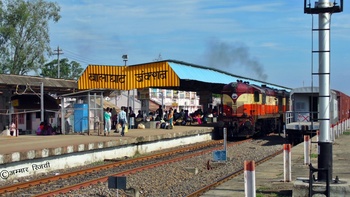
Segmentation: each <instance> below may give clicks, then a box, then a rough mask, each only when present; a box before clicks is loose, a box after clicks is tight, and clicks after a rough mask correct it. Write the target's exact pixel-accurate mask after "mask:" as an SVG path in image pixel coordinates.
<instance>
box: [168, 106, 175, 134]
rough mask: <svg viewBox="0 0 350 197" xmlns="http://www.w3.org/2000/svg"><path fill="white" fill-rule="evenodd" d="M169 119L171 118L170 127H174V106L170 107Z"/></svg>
mask: <svg viewBox="0 0 350 197" xmlns="http://www.w3.org/2000/svg"><path fill="white" fill-rule="evenodd" d="M168 120H169V129H172V128H173V127H174V121H173V120H174V111H173V108H171V107H170V109H169V112H168Z"/></svg>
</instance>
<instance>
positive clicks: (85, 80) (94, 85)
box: [78, 60, 290, 93]
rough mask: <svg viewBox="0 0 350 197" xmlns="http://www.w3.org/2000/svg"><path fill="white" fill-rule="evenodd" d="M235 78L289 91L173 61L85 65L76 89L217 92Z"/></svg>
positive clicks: (279, 87)
mask: <svg viewBox="0 0 350 197" xmlns="http://www.w3.org/2000/svg"><path fill="white" fill-rule="evenodd" d="M237 80H243V81H247V82H249V83H251V84H255V85H258V86H261V85H267V86H269V87H272V88H276V89H285V90H290V88H288V87H284V86H280V85H276V84H272V83H267V82H264V81H259V80H255V79H252V78H247V77H242V76H238V75H234V74H231V73H228V72H225V71H221V70H218V69H215V68H209V67H204V66H199V65H195V64H190V63H186V62H182V61H176V60H164V61H157V62H150V63H144V64H137V65H129V66H106V65H89V66H88V67H87V68H86V70H85V71H84V73H83V74H82V76H81V77H80V78H79V80H78V89H79V90H87V89H117V90H131V89H142V88H161V89H173V90H182V91H195V92H200V91H210V92H212V93H220V92H221V90H222V88H223V86H224V85H227V84H229V83H231V82H235V81H237Z"/></svg>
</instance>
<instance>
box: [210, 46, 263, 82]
mask: <svg viewBox="0 0 350 197" xmlns="http://www.w3.org/2000/svg"><path fill="white" fill-rule="evenodd" d="M205 54H206V55H205V58H206V60H204V61H205V63H206V64H208V65H207V66H209V67H212V68H216V69H219V70H222V71H225V72H228V73H232V74H234V75H240V76H242V77H249V78H255V79H257V80H261V81H266V80H267V78H268V77H267V74H265V73H264V67H263V65H261V63H260V62H259V61H258V60H257V59H256V58H254V57H251V55H250V53H249V48H248V47H247V46H245V45H243V44H239V43H237V44H235V45H233V44H228V43H224V42H219V41H212V42H210V43H209V44H208V49H207V51H206V53H205ZM206 64H205V65H206ZM242 67H243V68H244V70H245V72H244V73H247V75H249V76H247V75H245V76H244V75H243V74H242V73H237V72H239V70H241V69H242Z"/></svg>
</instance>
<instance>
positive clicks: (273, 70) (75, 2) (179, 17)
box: [50, 0, 350, 95]
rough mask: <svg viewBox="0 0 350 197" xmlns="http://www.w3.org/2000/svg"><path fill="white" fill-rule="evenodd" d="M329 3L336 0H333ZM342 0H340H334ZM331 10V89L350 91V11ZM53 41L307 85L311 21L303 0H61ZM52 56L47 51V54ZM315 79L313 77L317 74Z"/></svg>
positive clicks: (111, 59)
mask: <svg viewBox="0 0 350 197" xmlns="http://www.w3.org/2000/svg"><path fill="white" fill-rule="evenodd" d="M331 2H333V0H331ZM337 2H340V0H337ZM344 3H345V5H344V8H345V10H344V11H343V12H342V13H336V14H333V15H332V17H331V18H332V23H331V88H332V89H336V90H340V91H342V92H344V93H346V94H348V95H350V85H349V84H350V71H349V70H350V69H349V63H350V55H349V51H350V36H349V35H350V23H349V21H350V12H349V10H347V9H346V8H348V7H349V6H350V4H349V5H347V3H348V2H344ZM58 4H59V5H60V6H61V15H62V18H61V19H60V21H59V22H58V23H51V24H50V36H51V47H52V48H53V49H56V48H57V46H59V47H60V48H61V49H62V52H63V53H64V54H62V55H61V57H63V58H68V59H69V60H75V61H78V62H79V63H81V65H82V66H83V67H84V68H85V67H86V66H87V65H88V64H98V65H124V62H123V59H122V55H123V54H127V55H128V57H129V60H128V62H127V64H130V65H132V64H140V63H147V62H152V61H154V60H156V59H159V57H160V56H161V58H162V59H163V60H165V59H174V60H180V61H184V62H188V63H193V64H198V65H202V66H207V67H214V68H217V69H221V70H225V71H226V72H230V73H233V74H236V75H241V76H245V77H250V78H256V79H259V80H265V81H267V82H270V83H275V84H278V85H283V86H287V87H291V88H296V87H302V86H310V85H311V81H312V75H311V73H312V72H317V70H318V63H317V59H318V57H317V56H315V57H314V65H313V68H314V71H311V68H312V67H311V65H312V63H311V62H312V61H311V60H312V58H311V57H312V55H311V50H312V47H311V46H312V42H314V45H315V49H314V50H317V48H316V47H317V44H316V43H317V42H318V40H317V34H316V33H314V39H312V33H311V28H312V21H313V20H314V23H316V24H315V25H314V27H315V28H317V18H318V16H317V15H313V16H312V15H309V14H304V10H303V7H304V1H303V0H289V1H288V0H269V1H261V0H249V1H246V0H233V1H228V0H217V1H212V0H202V1H199V0H177V1H164V0H149V1H136V0H118V1H115V0H103V1H95V0H59V1H58ZM55 58H57V57H56V56H52V57H51V59H55ZM313 78H314V85H315V86H318V80H317V79H318V77H317V76H314V77H313Z"/></svg>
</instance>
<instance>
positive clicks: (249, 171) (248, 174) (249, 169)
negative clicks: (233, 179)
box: [244, 161, 256, 197]
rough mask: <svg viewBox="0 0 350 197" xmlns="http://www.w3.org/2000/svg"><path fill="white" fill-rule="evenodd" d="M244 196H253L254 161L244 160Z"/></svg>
mask: <svg viewBox="0 0 350 197" xmlns="http://www.w3.org/2000/svg"><path fill="white" fill-rule="evenodd" d="M244 191H245V197H255V196H256V192H255V161H244Z"/></svg>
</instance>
